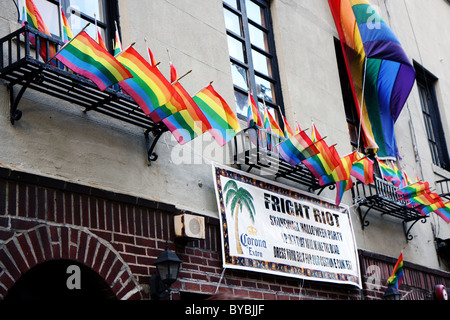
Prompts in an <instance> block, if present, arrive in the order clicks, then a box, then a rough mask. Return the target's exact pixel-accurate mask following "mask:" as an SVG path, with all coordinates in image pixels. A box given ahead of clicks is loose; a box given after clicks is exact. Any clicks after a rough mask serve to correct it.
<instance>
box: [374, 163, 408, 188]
mask: <svg viewBox="0 0 450 320" xmlns="http://www.w3.org/2000/svg"><path fill="white" fill-rule="evenodd" d="M377 161H378V165H379V167H380V171H381V175H382V176H383V178H384V179H385V180H387V181H390V182H392V184H394V186H396V187H400V186H401V185H402V181H401V179H400V178H399V176H398V174H397V171H395V170H394V169H393V168H391V167H390V166H388V165H387V164H386V163H385V162H384V161H383V160H381V159H379V158H377Z"/></svg>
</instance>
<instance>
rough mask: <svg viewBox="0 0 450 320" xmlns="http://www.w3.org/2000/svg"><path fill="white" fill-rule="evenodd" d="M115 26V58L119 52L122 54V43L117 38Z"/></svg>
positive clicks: (117, 31) (118, 37) (117, 32)
mask: <svg viewBox="0 0 450 320" xmlns="http://www.w3.org/2000/svg"><path fill="white" fill-rule="evenodd" d="M115 25H116V31H115V32H114V56H117V55H118V54H119V53H120V52H122V50H123V48H122V42H121V41H120V36H119V30H118V29H117V23H116V24H115Z"/></svg>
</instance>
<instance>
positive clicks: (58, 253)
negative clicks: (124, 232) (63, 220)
mask: <svg viewBox="0 0 450 320" xmlns="http://www.w3.org/2000/svg"><path fill="white" fill-rule="evenodd" d="M58 259H68V260H73V261H77V262H79V263H81V264H83V265H85V266H87V267H89V268H91V269H92V270H94V271H95V272H97V273H98V274H99V275H100V276H101V277H102V278H103V279H104V280H105V281H106V283H107V284H108V285H109V287H110V288H111V290H112V291H113V292H114V294H115V295H116V297H117V298H118V299H123V300H129V299H142V298H143V297H142V292H141V290H142V289H141V286H140V285H139V283H138V281H137V280H136V278H135V277H134V276H133V275H132V273H131V270H130V268H129V267H128V265H127V264H126V263H125V262H124V261H123V259H122V258H121V257H120V254H119V253H118V252H117V251H116V250H115V249H114V248H113V246H112V245H111V244H110V243H108V242H107V241H105V240H103V239H101V238H99V237H98V236H96V235H95V234H93V233H92V232H90V231H88V230H87V229H85V228H74V227H68V226H56V225H38V226H36V227H34V228H32V229H29V230H27V231H25V232H22V233H19V234H16V235H15V236H13V237H11V238H10V239H8V241H6V242H5V243H4V244H3V245H2V246H1V247H0V284H2V285H0V298H1V299H3V298H4V297H5V296H6V293H7V292H8V290H9V289H10V288H11V287H12V286H13V285H14V283H15V282H16V281H17V280H18V279H19V278H20V277H21V275H22V274H24V273H25V272H27V271H28V270H30V269H31V268H33V267H34V266H36V265H37V264H40V263H43V262H45V261H51V260H58ZM5 286H6V287H5Z"/></svg>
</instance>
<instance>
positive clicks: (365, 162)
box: [350, 153, 374, 184]
mask: <svg viewBox="0 0 450 320" xmlns="http://www.w3.org/2000/svg"><path fill="white" fill-rule="evenodd" d="M357 159H359V160H356V161H355V162H354V163H353V165H352V169H351V171H350V174H351V175H352V176H353V177H355V178H356V179H358V180H359V181H361V182H362V183H364V184H370V183H374V176H373V161H372V160H370V159H369V158H368V157H367V156H365V155H361V154H359V153H358V155H357Z"/></svg>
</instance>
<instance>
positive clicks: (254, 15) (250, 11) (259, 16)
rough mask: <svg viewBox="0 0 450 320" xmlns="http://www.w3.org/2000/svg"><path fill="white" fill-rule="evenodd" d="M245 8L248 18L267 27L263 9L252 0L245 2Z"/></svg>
mask: <svg viewBox="0 0 450 320" xmlns="http://www.w3.org/2000/svg"><path fill="white" fill-rule="evenodd" d="M245 6H246V8H247V16H248V18H249V19H251V20H253V21H254V22H256V23H257V24H259V25H261V26H264V27H265V21H264V11H263V9H262V8H261V7H260V6H259V5H257V4H256V3H254V2H253V1H251V0H245Z"/></svg>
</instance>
